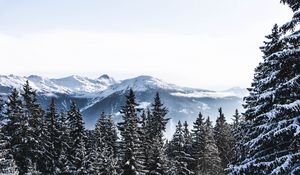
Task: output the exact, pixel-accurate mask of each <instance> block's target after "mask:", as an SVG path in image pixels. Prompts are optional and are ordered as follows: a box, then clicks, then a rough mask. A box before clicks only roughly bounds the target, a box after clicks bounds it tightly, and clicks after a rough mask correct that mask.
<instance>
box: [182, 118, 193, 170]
mask: <svg viewBox="0 0 300 175" xmlns="http://www.w3.org/2000/svg"><path fill="white" fill-rule="evenodd" d="M183 127H184V129H183V137H184V145H183V148H184V153H185V159H186V162H187V168H188V169H189V170H190V171H191V172H193V162H194V161H195V159H194V158H193V157H192V144H193V139H192V135H191V133H190V131H189V128H188V127H189V126H188V123H187V121H185V122H184V123H183Z"/></svg>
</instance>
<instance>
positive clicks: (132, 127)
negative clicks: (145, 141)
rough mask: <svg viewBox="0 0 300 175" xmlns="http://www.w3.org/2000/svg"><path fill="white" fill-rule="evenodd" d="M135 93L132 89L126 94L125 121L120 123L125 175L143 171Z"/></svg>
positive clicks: (123, 115) (123, 108)
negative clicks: (140, 159)
mask: <svg viewBox="0 0 300 175" xmlns="http://www.w3.org/2000/svg"><path fill="white" fill-rule="evenodd" d="M137 106H138V104H137V103H136V101H135V95H134V92H133V90H132V89H130V90H129V93H128V95H126V103H125V105H124V106H123V107H122V110H121V111H120V112H121V114H122V118H123V122H121V123H119V124H118V128H119V130H120V135H121V136H122V137H121V142H120V144H121V150H120V155H121V169H122V174H123V175H137V174H139V173H141V171H142V164H143V162H140V161H139V160H138V156H139V155H140V154H141V152H142V149H141V146H140V140H139V134H138V122H139V119H138V116H137V110H136V107H137Z"/></svg>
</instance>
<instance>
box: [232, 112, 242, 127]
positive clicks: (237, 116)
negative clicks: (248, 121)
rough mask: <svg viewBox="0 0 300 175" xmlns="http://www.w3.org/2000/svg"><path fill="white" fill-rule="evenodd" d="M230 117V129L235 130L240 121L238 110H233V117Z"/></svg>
mask: <svg viewBox="0 0 300 175" xmlns="http://www.w3.org/2000/svg"><path fill="white" fill-rule="evenodd" d="M232 117H233V118H232V121H233V123H232V128H233V129H236V128H237V127H238V126H239V124H240V121H241V115H240V113H239V110H238V109H236V110H235V113H234V115H233V116H232Z"/></svg>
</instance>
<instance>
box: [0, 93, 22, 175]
mask: <svg viewBox="0 0 300 175" xmlns="http://www.w3.org/2000/svg"><path fill="white" fill-rule="evenodd" d="M3 111H4V102H3V99H2V97H0V121H1V122H0V175H18V174H19V171H18V170H17V166H16V164H15V160H14V159H13V156H12V154H11V149H10V147H9V144H8V141H7V140H6V139H5V134H4V130H3V126H4V125H5V123H6V121H5V118H4V116H3Z"/></svg>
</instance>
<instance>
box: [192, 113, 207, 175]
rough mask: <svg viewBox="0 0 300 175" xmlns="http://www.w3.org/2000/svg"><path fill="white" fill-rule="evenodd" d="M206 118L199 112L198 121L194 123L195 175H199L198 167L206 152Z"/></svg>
mask: <svg viewBox="0 0 300 175" xmlns="http://www.w3.org/2000/svg"><path fill="white" fill-rule="evenodd" d="M204 125H205V124H204V118H203V116H202V113H201V112H199V114H198V117H197V119H196V121H195V122H194V125H193V129H192V141H193V142H192V148H191V151H192V157H193V159H194V161H193V163H192V170H193V171H194V172H195V174H198V173H199V170H198V168H199V167H198V165H199V164H200V159H201V157H203V151H204Z"/></svg>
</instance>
